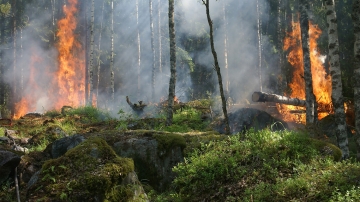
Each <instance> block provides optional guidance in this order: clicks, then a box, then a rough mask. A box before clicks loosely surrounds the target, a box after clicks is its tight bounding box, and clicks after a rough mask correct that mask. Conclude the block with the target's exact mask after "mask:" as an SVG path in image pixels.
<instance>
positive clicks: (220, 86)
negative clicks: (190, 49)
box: [202, 0, 230, 134]
mask: <svg viewBox="0 0 360 202" xmlns="http://www.w3.org/2000/svg"><path fill="white" fill-rule="evenodd" d="M202 2H203V4H204V5H205V7H206V16H207V20H208V23H209V27H210V45H211V52H212V55H213V57H214V62H215V70H216V73H217V76H218V82H219V88H220V96H221V102H222V109H223V113H224V121H225V131H226V134H230V126H229V117H228V114H227V109H226V99H225V95H224V89H223V84H222V78H221V71H220V66H219V62H218V59H217V54H216V51H215V46H214V36H213V23H212V20H211V18H210V8H209V6H210V5H209V0H206V2H205V1H204V0H202Z"/></svg>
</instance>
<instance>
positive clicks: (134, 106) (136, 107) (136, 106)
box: [126, 96, 147, 112]
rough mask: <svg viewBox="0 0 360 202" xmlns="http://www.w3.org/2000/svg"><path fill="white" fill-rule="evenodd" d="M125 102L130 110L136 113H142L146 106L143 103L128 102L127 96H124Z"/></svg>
mask: <svg viewBox="0 0 360 202" xmlns="http://www.w3.org/2000/svg"><path fill="white" fill-rule="evenodd" d="M126 102H127V103H128V104H129V105H130V107H131V109H133V110H134V111H136V112H143V109H144V108H145V107H146V106H147V105H146V104H144V103H143V101H138V103H139V104H136V103H134V104H133V103H132V102H130V99H129V97H128V96H126Z"/></svg>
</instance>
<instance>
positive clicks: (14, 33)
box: [11, 0, 18, 114]
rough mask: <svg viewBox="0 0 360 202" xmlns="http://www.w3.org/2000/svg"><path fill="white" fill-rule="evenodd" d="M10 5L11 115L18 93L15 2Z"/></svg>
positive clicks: (14, 0) (13, 0)
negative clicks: (11, 48)
mask: <svg viewBox="0 0 360 202" xmlns="http://www.w3.org/2000/svg"><path fill="white" fill-rule="evenodd" d="M12 3H13V5H12V6H11V8H12V10H13V13H12V14H13V16H12V19H13V22H12V23H13V24H12V26H13V27H12V39H13V86H12V89H13V91H12V96H11V97H12V99H11V100H12V101H11V104H12V107H11V109H12V110H11V111H12V113H13V114H14V113H15V112H14V110H15V105H14V104H15V103H16V102H17V101H18V97H17V93H18V89H17V87H18V86H17V82H16V81H17V79H16V74H17V73H18V72H17V64H16V63H17V58H16V42H17V41H16V37H17V25H16V23H17V21H16V19H17V16H16V15H17V12H16V0H12Z"/></svg>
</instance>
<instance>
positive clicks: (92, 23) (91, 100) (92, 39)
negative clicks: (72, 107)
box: [87, 0, 95, 105]
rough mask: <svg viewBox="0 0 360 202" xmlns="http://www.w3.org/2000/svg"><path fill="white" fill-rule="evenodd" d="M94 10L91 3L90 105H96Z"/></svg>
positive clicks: (92, 2) (93, 5)
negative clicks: (94, 96)
mask: <svg viewBox="0 0 360 202" xmlns="http://www.w3.org/2000/svg"><path fill="white" fill-rule="evenodd" d="M94 10H95V2H94V0H92V1H91V14H90V56H89V57H90V58H89V97H88V103H87V104H88V105H94V104H95V103H93V93H94V81H93V80H94V77H93V73H94V20H95V16H94Z"/></svg>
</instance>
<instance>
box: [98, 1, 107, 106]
mask: <svg viewBox="0 0 360 202" xmlns="http://www.w3.org/2000/svg"><path fill="white" fill-rule="evenodd" d="M104 8H105V1H103V4H102V9H101V20H100V33H99V55H98V61H97V62H98V64H97V66H98V67H97V83H96V97H97V99H96V101H97V102H98V100H99V99H98V98H99V85H100V69H101V55H102V53H101V39H102V38H101V36H102V29H103V21H104ZM96 106H98V103H96Z"/></svg>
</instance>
